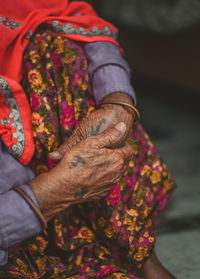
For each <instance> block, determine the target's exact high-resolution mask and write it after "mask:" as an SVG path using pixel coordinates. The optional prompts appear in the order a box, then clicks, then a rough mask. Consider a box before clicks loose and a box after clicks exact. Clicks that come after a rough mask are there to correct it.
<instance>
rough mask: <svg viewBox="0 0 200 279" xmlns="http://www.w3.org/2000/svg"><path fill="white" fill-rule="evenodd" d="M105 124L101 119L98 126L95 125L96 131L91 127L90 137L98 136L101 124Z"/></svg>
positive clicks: (104, 120)
mask: <svg viewBox="0 0 200 279" xmlns="http://www.w3.org/2000/svg"><path fill="white" fill-rule="evenodd" d="M105 123H106V119H105V118H102V119H101V120H100V121H99V124H98V125H97V127H96V129H95V128H94V126H93V125H92V127H91V133H90V135H91V136H96V135H98V134H99V132H100V129H101V126H102V125H103V124H105Z"/></svg>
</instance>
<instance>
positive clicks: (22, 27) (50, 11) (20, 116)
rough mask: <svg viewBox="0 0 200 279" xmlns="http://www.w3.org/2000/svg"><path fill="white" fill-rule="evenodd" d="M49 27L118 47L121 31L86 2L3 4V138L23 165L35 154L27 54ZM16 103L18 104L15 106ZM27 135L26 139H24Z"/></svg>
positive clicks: (0, 82)
mask: <svg viewBox="0 0 200 279" xmlns="http://www.w3.org/2000/svg"><path fill="white" fill-rule="evenodd" d="M43 22H46V23H48V24H49V25H50V26H51V27H52V28H53V30H54V31H55V32H57V33H60V34H61V35H62V36H66V37H69V38H70V39H73V40H77V41H84V42H94V41H110V42H113V43H115V44H117V42H116V40H115V36H116V34H117V29H116V28H115V27H114V26H113V25H112V24H110V23H108V22H106V21H104V20H103V19H101V18H100V17H98V15H97V14H96V12H95V11H94V10H93V8H92V6H91V5H89V4H88V3H85V2H72V3H68V0H59V1H58V0H12V5H9V4H8V2H7V1H5V0H2V1H1V3H0V75H1V76H0V137H1V138H2V140H3V141H4V143H5V144H6V145H7V147H8V149H9V150H10V152H11V153H12V154H13V155H14V156H15V157H16V158H17V159H18V160H19V161H20V162H21V163H23V164H25V165H26V164H28V163H29V162H30V160H31V158H32V155H33V153H34V143H33V139H32V124H31V116H30V115H31V114H30V108H29V104H28V101H27V99H26V96H25V93H24V91H23V89H22V87H21V86H20V84H19V82H20V80H21V78H22V58H23V52H24V50H25V48H26V46H27V44H28V42H29V39H30V37H31V35H32V34H33V32H34V31H35V30H36V28H37V27H38V26H39V25H40V24H41V23H43ZM15 101H16V103H15ZM23 135H24V136H23Z"/></svg>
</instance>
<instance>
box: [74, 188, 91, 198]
mask: <svg viewBox="0 0 200 279" xmlns="http://www.w3.org/2000/svg"><path fill="white" fill-rule="evenodd" d="M87 193H88V187H87V186H84V187H82V189H81V191H80V192H78V193H76V194H75V195H74V199H75V200H78V199H82V198H83V197H84V196H85V195H86V194H87Z"/></svg>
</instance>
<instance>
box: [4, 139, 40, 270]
mask: <svg viewBox="0 0 200 279" xmlns="http://www.w3.org/2000/svg"><path fill="white" fill-rule="evenodd" d="M33 178H34V174H33V172H32V171H31V170H30V169H29V168H27V167H25V166H23V165H22V164H20V163H19V162H18V161H16V160H15V159H14V158H13V157H12V156H11V155H10V154H9V153H8V152H7V151H6V149H5V148H4V146H3V144H2V142H1V141H0V266H2V265H4V264H6V262H7V248H8V247H10V246H12V245H14V244H16V243H19V242H21V241H23V240H25V239H27V238H29V237H31V236H33V235H36V234H38V233H40V232H41V229H42V228H41V225H40V222H39V220H38V218H37V216H36V215H35V213H34V212H33V211H32V210H31V208H30V206H29V205H28V203H27V202H26V201H25V200H24V199H23V198H22V197H21V196H20V195H19V194H18V193H17V192H15V191H14V190H11V188H12V187H13V186H14V185H17V186H19V187H20V188H21V189H22V190H23V191H24V192H26V194H27V195H29V197H30V198H31V199H32V200H33V202H34V203H35V204H36V205H37V206H38V208H39V205H38V203H37V200H36V198H35V195H34V193H33V191H32V190H31V188H30V187H29V186H28V185H27V184H26V183H27V182H28V181H30V180H31V179H33Z"/></svg>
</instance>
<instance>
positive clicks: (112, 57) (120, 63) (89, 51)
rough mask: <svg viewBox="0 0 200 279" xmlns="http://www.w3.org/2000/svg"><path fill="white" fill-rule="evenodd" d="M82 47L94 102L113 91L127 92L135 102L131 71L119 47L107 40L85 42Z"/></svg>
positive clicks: (97, 102)
mask: <svg viewBox="0 0 200 279" xmlns="http://www.w3.org/2000/svg"><path fill="white" fill-rule="evenodd" d="M84 49H85V53H86V56H87V59H88V64H89V67H88V72H89V75H90V80H91V84H92V89H93V95H94V98H95V102H96V104H97V105H98V104H99V103H100V101H101V100H102V99H103V98H104V97H106V96H107V95H109V94H111V93H114V92H123V93H127V94H128V95H130V96H131V97H132V98H133V101H134V104H136V95H135V91H134V89H133V88H132V86H131V82H130V73H131V71H130V68H129V66H128V63H127V62H126V60H125V59H124V58H123V57H122V55H121V53H120V51H119V49H118V48H117V47H116V46H115V45H114V44H112V43H109V42H95V43H86V44H85V46H84Z"/></svg>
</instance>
